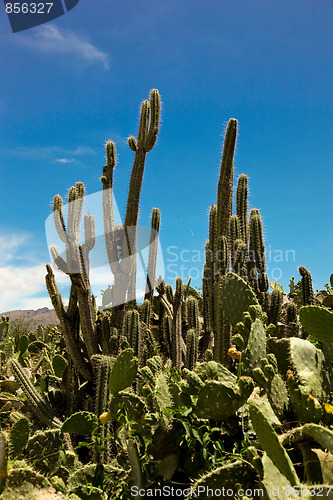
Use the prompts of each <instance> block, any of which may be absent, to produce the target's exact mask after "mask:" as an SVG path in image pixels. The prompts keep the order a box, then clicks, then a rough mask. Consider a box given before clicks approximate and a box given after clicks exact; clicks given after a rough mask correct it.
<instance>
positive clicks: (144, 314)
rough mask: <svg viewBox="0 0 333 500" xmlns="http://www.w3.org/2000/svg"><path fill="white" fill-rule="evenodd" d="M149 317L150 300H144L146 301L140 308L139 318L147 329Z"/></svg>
mask: <svg viewBox="0 0 333 500" xmlns="http://www.w3.org/2000/svg"><path fill="white" fill-rule="evenodd" d="M150 315H151V303H150V300H148V299H146V300H144V302H143V304H142V306H141V311H140V316H141V320H142V321H143V322H144V323H145V325H146V326H147V327H148V328H149V325H150Z"/></svg>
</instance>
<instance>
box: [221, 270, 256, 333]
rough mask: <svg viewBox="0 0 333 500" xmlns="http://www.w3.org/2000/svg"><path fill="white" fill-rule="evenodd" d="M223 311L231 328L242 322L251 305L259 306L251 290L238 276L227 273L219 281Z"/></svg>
mask: <svg viewBox="0 0 333 500" xmlns="http://www.w3.org/2000/svg"><path fill="white" fill-rule="evenodd" d="M221 300H222V308H223V311H224V313H225V315H226V317H227V319H228V321H229V323H230V324H231V325H232V326H236V324H237V323H238V322H239V321H242V320H243V313H244V312H245V311H247V310H248V309H249V306H251V305H259V303H258V300H257V298H256V296H255V294H254V292H253V291H252V288H251V287H250V286H249V285H248V284H247V283H246V281H244V280H243V279H242V278H241V277H240V276H237V274H235V273H228V274H227V275H226V276H225V277H224V278H223V280H222V281H221Z"/></svg>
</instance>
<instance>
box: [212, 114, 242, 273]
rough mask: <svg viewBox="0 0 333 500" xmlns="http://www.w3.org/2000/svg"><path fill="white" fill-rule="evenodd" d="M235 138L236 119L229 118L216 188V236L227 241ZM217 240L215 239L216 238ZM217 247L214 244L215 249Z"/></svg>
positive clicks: (230, 210)
mask: <svg viewBox="0 0 333 500" xmlns="http://www.w3.org/2000/svg"><path fill="white" fill-rule="evenodd" d="M236 138H237V120H235V119H234V118H231V119H230V120H229V123H228V126H227V130H226V133H225V139H224V145H223V153H222V162H221V168H220V178H219V183H218V188H217V216H216V226H217V237H219V236H226V237H227V239H228V244H229V245H228V246H229V248H230V241H229V219H230V217H231V215H232V185H233V173H234V153H235V147H236ZM216 242H217V240H216ZM216 249H217V247H216V246H215V250H216ZM229 258H230V249H229V250H228V258H227V263H228V265H229Z"/></svg>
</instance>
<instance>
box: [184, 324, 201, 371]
mask: <svg viewBox="0 0 333 500" xmlns="http://www.w3.org/2000/svg"><path fill="white" fill-rule="evenodd" d="M197 358H198V334H197V332H196V331H195V330H189V331H188V333H187V337H186V359H185V366H186V368H188V369H189V370H193V369H194V366H195V363H196V361H197Z"/></svg>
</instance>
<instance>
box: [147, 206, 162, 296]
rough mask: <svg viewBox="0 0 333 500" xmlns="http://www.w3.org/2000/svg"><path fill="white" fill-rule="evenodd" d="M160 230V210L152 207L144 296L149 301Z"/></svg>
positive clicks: (152, 288) (152, 291)
mask: <svg viewBox="0 0 333 500" xmlns="http://www.w3.org/2000/svg"><path fill="white" fill-rule="evenodd" d="M159 230H160V211H159V209H158V208H153V211H152V214H151V233H150V243H149V255H148V268H147V285H146V295H145V298H146V299H149V300H150V301H151V302H152V300H153V297H154V288H155V284H156V262H157V251H158V233H159Z"/></svg>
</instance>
